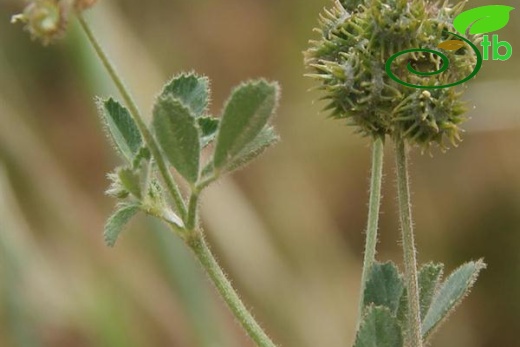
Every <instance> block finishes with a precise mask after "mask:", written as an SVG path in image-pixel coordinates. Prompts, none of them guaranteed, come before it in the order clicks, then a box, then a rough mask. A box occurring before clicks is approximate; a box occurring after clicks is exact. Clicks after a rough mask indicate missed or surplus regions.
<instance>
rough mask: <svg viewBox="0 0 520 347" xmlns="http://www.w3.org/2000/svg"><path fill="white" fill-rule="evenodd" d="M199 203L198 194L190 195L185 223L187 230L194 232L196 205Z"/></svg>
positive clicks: (196, 192)
mask: <svg viewBox="0 0 520 347" xmlns="http://www.w3.org/2000/svg"><path fill="white" fill-rule="evenodd" d="M198 202H199V192H198V191H195V192H192V193H191V196H190V201H189V203H188V217H187V222H186V229H187V230H194V229H195V228H196V227H197V225H196V224H197V205H198Z"/></svg>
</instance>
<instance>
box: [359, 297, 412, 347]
mask: <svg viewBox="0 0 520 347" xmlns="http://www.w3.org/2000/svg"><path fill="white" fill-rule="evenodd" d="M354 347H403V335H402V332H401V328H400V326H399V324H398V323H397V319H396V318H395V317H394V316H393V315H392V313H391V312H390V310H389V309H388V308H387V307H383V306H373V305H371V306H369V307H368V308H367V310H366V313H365V315H364V317H363V320H362V322H361V325H360V327H359V330H358V332H357V335H356V342H355V343H354Z"/></svg>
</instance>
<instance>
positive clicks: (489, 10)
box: [453, 5, 514, 35]
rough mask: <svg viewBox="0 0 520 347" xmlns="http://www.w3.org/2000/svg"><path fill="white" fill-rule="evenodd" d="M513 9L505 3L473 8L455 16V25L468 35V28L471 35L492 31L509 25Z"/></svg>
mask: <svg viewBox="0 0 520 347" xmlns="http://www.w3.org/2000/svg"><path fill="white" fill-rule="evenodd" d="M512 10H514V7H511V6H505V5H487V6H480V7H476V8H472V9H471V10H467V11H464V12H462V13H461V14H459V15H458V16H457V17H455V19H454V20H453V26H454V27H455V29H457V31H458V32H459V33H461V34H462V35H466V31H467V30H468V28H469V33H470V34H471V35H476V34H486V33H490V32H492V31H495V30H499V29H502V28H503V27H505V26H506V25H507V22H509V12H511V11H512Z"/></svg>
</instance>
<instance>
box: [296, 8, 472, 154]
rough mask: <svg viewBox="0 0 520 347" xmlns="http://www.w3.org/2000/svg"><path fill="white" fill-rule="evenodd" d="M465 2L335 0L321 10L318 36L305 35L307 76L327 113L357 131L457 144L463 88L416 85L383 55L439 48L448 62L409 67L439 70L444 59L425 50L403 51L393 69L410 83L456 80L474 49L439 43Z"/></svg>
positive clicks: (424, 143) (468, 64) (467, 66)
mask: <svg viewBox="0 0 520 347" xmlns="http://www.w3.org/2000/svg"><path fill="white" fill-rule="evenodd" d="M462 5H463V4H462V3H459V4H458V5H456V6H450V5H449V4H448V3H447V2H445V3H443V4H441V3H439V2H435V3H434V2H430V1H424V0H412V1H406V0H388V1H384V2H383V1H377V0H366V1H359V0H358V1H346V0H343V1H342V2H339V1H335V4H334V6H333V7H332V8H331V9H330V10H327V9H326V10H325V11H324V13H323V14H322V15H320V20H319V28H317V29H316V31H317V32H318V33H319V35H320V38H319V39H317V40H314V41H310V48H309V49H308V50H307V51H306V52H305V63H306V65H307V66H308V67H309V68H310V69H311V70H312V73H310V74H308V76H310V77H313V78H315V79H317V80H319V81H320V83H321V85H320V87H319V88H320V89H322V90H323V91H324V97H323V98H324V99H327V100H328V104H327V106H326V107H325V109H326V110H330V111H331V113H332V117H334V118H340V119H347V120H348V121H349V123H350V124H352V125H354V126H355V127H356V130H357V132H359V133H361V134H363V135H365V136H372V137H384V136H386V135H390V136H393V137H403V138H406V139H407V140H408V142H410V143H412V144H418V145H420V146H421V147H422V148H428V147H429V146H430V145H431V144H432V143H438V144H439V145H440V146H441V147H442V148H445V144H444V140H445V139H448V140H450V141H451V143H453V144H456V143H457V142H458V141H459V140H460V137H459V133H460V132H461V130H460V128H459V125H460V124H461V123H462V122H463V121H464V119H465V118H464V116H463V114H464V112H465V107H464V103H463V102H462V101H461V99H460V97H461V91H460V89H459V90H456V89H454V88H453V87H450V88H433V87H432V88H428V89H419V88H413V87H408V86H405V85H402V84H400V83H398V82H396V81H395V80H393V79H391V78H390V76H389V75H388V73H387V71H386V70H385V64H386V62H387V60H388V59H389V58H390V57H391V56H393V55H394V54H396V53H398V52H401V51H403V50H408V49H416V48H422V49H431V50H436V51H441V52H442V53H443V54H444V55H445V56H446V57H447V58H448V60H449V68H448V69H447V70H446V71H444V72H442V73H440V74H435V75H430V76H422V75H417V74H412V73H410V72H409V70H408V65H409V64H410V66H411V67H412V68H413V69H414V70H416V71H418V72H432V71H437V70H439V69H440V68H442V67H443V64H444V63H443V62H442V59H441V58H440V57H439V56H438V55H435V54H432V53H428V52H413V53H408V54H403V55H400V56H399V57H397V58H395V59H394V61H393V62H392V65H391V69H392V72H393V73H394V74H395V75H397V76H399V78H400V79H402V80H404V81H405V82H407V83H410V84H413V85H418V86H441V85H447V84H450V83H453V82H456V81H460V80H462V79H464V78H465V77H467V76H468V75H470V74H471V72H472V70H473V66H474V65H475V62H476V57H475V53H474V52H473V51H472V49H471V48H470V47H469V46H467V45H465V46H463V47H462V48H460V49H458V50H456V51H443V50H440V49H439V48H437V46H438V45H439V44H440V43H441V42H443V41H446V40H448V39H450V38H452V36H453V35H451V34H450V33H448V31H449V32H453V31H455V30H454V29H453V25H452V22H453V19H454V17H455V16H456V15H457V14H458V13H460V10H461V9H462Z"/></svg>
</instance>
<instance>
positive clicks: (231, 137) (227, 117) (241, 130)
mask: <svg viewBox="0 0 520 347" xmlns="http://www.w3.org/2000/svg"><path fill="white" fill-rule="evenodd" d="M279 94H280V92H279V87H278V85H277V84H276V83H268V82H266V81H264V80H260V81H256V82H249V83H246V84H242V85H240V86H239V87H237V88H236V89H235V90H233V92H232V93H231V97H230V98H229V100H228V101H227V104H226V106H225V108H224V113H223V115H222V119H221V121H220V127H219V130H218V135H217V144H216V147H215V155H214V161H213V165H214V167H215V168H216V169H217V170H220V169H225V168H226V166H229V165H230V164H231V163H233V162H234V161H235V160H236V159H237V157H238V155H239V154H240V152H241V151H242V150H243V149H244V148H245V147H246V146H247V145H248V144H249V143H250V142H252V141H253V140H254V139H255V138H256V137H257V135H258V134H259V133H260V132H261V130H262V129H263V128H264V127H265V125H266V124H267V121H268V120H269V118H270V117H271V116H272V115H273V113H274V109H275V107H276V105H277V103H278V98H279Z"/></svg>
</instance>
